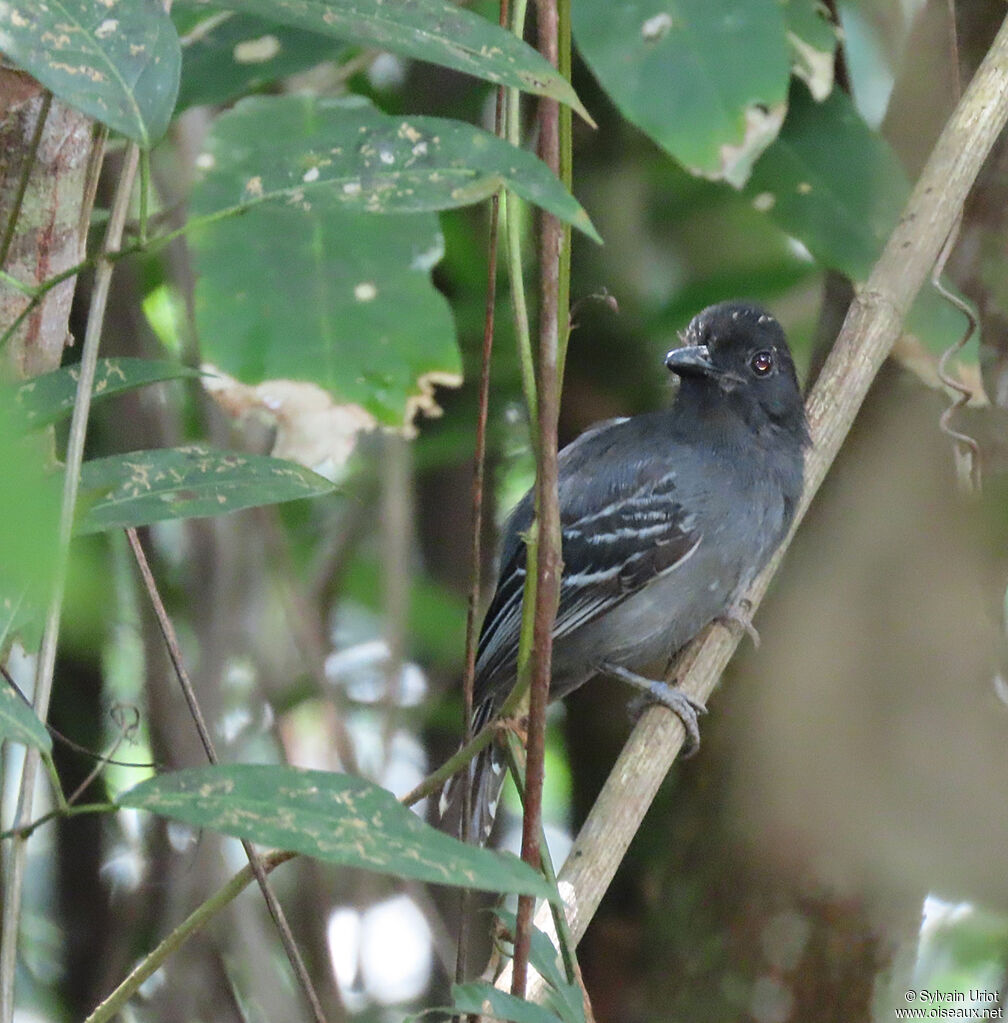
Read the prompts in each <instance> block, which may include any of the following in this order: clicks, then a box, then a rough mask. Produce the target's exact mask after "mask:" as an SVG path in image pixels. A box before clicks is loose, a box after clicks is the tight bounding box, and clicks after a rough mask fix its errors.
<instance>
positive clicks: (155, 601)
mask: <svg viewBox="0 0 1008 1023" xmlns="http://www.w3.org/2000/svg"><path fill="white" fill-rule="evenodd" d="M126 539H127V540H128V541H129V545H130V549H131V550H132V551H133V557H134V559H135V560H136V563H137V568H138V569H139V570H140V575H141V577H142V578H143V582H144V588H145V589H146V590H147V596H148V597H149V598H150V602H151V605H152V606H153V608H154V616H155V618H156V619H157V623H158V628H159V629H160V630H161V636H162V638H163V639H164V641H165V646H166V647H167V649H168V656H169V658H170V660H171V662H172V667H173V668H174V669H175V677H176V678H177V679H178V682H179V686H180V687H181V689H182V695H183V696H184V697H185V701H186V705H187V706H188V708H189V713H190V715H191V716H192V719H193V721H194V722H195V724H196V731H197V732H198V733H199V737H200V742H201V743H202V745H203V749H204V751H205V752H206V755H207V760H209V761H210V763H211V764H216V763H218V758H217V751H216V749H215V748H214V743H213V738H212V737H211V735H210V729H209V728H208V727H207V723H206V720H205V718H204V717H203V711H202V710H201V709H200V705H199V701H198V700H197V698H196V690H195V688H194V686H193V684H192V679H191V678H190V677H189V672H188V671H187V670H186V667H185V662H184V661H183V659H182V648H181V647H180V646H179V641H178V636H176V634H175V627H174V626H173V625H172V621H171V619H170V618H169V617H168V611H167V609H166V608H165V606H164V602H163V601H162V600H161V594H160V593H159V592H158V588H157V583H156V582H155V580H154V574H153V573H152V572H151V569H150V565H149V564H148V562H147V556H146V554H144V550H143V547H142V546H141V545H140V538H139V537H138V536H137V531H136V529H135V528H133V527H132V526H130V527H129V528H127V530H126ZM241 844H242V848H243V849H244V850H245V855H246V856H247V857H248V861H249V867H250V869H251V871H252V874H253V876H254V877H255V879H256V882H257V883H258V885H259V889H260V891H261V892H262V896H263V901H264V902H265V903H266V908H267V909H268V910H269V914H270V916H271V917H272V918H273V923H274V924H275V925H276V929H277V932H278V933H279V935H280V942H281V944H282V945H283V948H284V952H285V953H286V954H287V959H288V961H289V962H290V965H291V969H292V970H293V971H294V976H295V978H296V980H297V982H298V984H299V985H300V987H301V990H302V992H303V993H304V996H305V1000H306V1001H307V1002H308V1007H309V1009H310V1010H311V1014H312V1016H313V1017H314V1019H315V1021H316V1023H326V1017H325V1013H324V1012H323V1010H322V1003H321V1002H320V1001H319V998H318V994H317V993H316V991H315V985H314V984H313V983H312V979H311V976H310V975H309V973H308V968H307V966H305V962H304V959H303V958H302V956H301V951H300V949H299V948H298V946H297V942H296V941H295V940H294V934H293V932H292V931H291V929H290V924H289V923H288V922H287V916H286V914H285V913H284V911H283V907H282V906H281V905H280V900H279V899H278V898H277V897H276V893H275V892H274V891H273V888H272V886H271V885H270V883H269V879H268V878H267V876H266V874H267V871H266V868H265V866H264V865H263V857H262V856H260V855H259V853H258V852H256V849H255V846H254V845H253V844H252V843H251V842H250V841H249V840H248V839H247V838H243V839H241Z"/></svg>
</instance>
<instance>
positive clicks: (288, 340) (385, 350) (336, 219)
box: [192, 205, 462, 428]
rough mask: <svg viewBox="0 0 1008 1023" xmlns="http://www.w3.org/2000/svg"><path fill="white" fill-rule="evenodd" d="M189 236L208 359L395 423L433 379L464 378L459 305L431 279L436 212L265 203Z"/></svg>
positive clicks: (425, 397) (428, 397)
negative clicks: (455, 317) (304, 384)
mask: <svg viewBox="0 0 1008 1023" xmlns="http://www.w3.org/2000/svg"><path fill="white" fill-rule="evenodd" d="M192 244H193V251H194V253H195V262H196V265H197V267H198V272H199V278H198V281H197V285H196V322H197V327H198V329H199V334H200V337H201V339H202V342H203V345H202V348H203V356H204V358H206V359H207V360H208V362H210V363H212V364H213V365H214V366H215V367H217V368H219V369H221V370H223V371H224V372H225V373H227V374H229V375H230V376H232V377H235V378H237V379H238V380H241V381H242V382H244V383H246V384H253V385H255V384H260V383H263V382H265V381H274V380H279V381H290V380H296V381H310V382H311V383H313V384H317V385H318V386H319V387H321V388H323V389H324V391H326V392H327V393H328V394H329V395H330V396H331V397H332V399H333V401H334V403H335V404H337V405H343V406H349V407H348V408H347V409H346V412H347V414H348V416H349V417H350V418H351V419H352V420H354V421H361V422H362V425H364V426H366V425H367V423H366V422H365V421H366V420H367V419H368V418H369V416H370V417H374V419H375V420H377V421H378V422H380V423H382V424H384V425H386V426H390V427H399V428H402V427H404V426H408V425H409V424H410V423H411V422H412V421H413V418H414V415H415V412H416V410H417V408H429V407H431V406H432V405H433V388H434V384H436V383H437V384H444V385H447V386H457V385H458V384H459V383H461V380H462V378H461V374H460V371H461V360H460V357H459V351H458V347H457V345H456V343H455V329H454V325H453V323H452V317H451V310H450V308H449V306H448V303H447V301H446V300H445V298H444V296H443V295H441V294H440V292H438V291H437V289H436V288H435V287H434V285H433V283H432V281H431V278H430V268H431V266H432V265H433V264H435V263H436V262H437V261H438V260H439V259H440V257H441V252H442V240H441V232H440V230H439V228H438V224H437V219H436V218H435V217H434V215H433V214H414V215H410V216H387V217H373V216H370V215H369V214H366V213H354V212H351V211H348V210H345V209H340V208H339V207H330V208H328V209H326V208H324V207H322V206H321V205H320V206H317V207H313V208H312V210H310V211H305V210H300V209H291V208H289V207H284V206H279V207H278V206H269V207H262V208H260V209H257V210H255V211H254V212H253V213H251V214H250V215H249V216H246V217H240V218H238V219H235V220H227V221H220V222H219V223H216V224H214V225H212V227H210V228H209V229H207V230H206V231H200V232H199V233H198V234H197V235H196V236H195V237H194V238H193V242H192ZM354 406H357V407H359V408H358V410H357V411H358V413H359V410H360V409H363V410H365V411H364V413H360V414H359V415H358V416H357V417H354Z"/></svg>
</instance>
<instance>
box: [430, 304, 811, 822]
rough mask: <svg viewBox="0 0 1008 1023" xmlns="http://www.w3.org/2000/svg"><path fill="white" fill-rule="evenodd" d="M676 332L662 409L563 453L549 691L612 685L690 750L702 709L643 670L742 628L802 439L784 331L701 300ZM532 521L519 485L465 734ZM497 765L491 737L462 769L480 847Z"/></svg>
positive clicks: (761, 313) (493, 698) (507, 652)
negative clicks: (627, 690)
mask: <svg viewBox="0 0 1008 1023" xmlns="http://www.w3.org/2000/svg"><path fill="white" fill-rule="evenodd" d="M682 339H683V342H684V346H683V347H681V348H675V349H673V350H672V351H671V352H669V353H668V356H667V357H666V360H665V365H666V366H667V367H668V369H669V370H671V371H672V372H673V373H675V374H676V375H677V376H678V377H679V378H680V384H679V390H678V393H677V394H676V396H675V399H674V401H673V403H672V405H671V406H670V407H669V408H668V409H666V410H664V411H660V412H650V413H646V414H644V415H639V416H634V417H632V418H628V419H618V420H612V421H609V422H605V423H602V424H600V425H598V426H595V427H593V428H592V429H589V430H588V431H586V432H585V433H584V434H582V435H581V436H580V437H579V438H578V439H577V440H575V441H574V442H573V443H572V444H570V445H568V446H567V447H566V448H564V449H563V451H562V452H561V453H560V458H559V499H560V523H561V532H562V537H561V539H562V553H563V576H562V581H561V588H560V604H559V609H558V611H557V617H556V624H555V626H554V630H553V669H552V680H551V685H550V698H551V700H555V699H561V698H562V697H564V696H566V695H567V694H568V693H569V692H571V691H572V690H573V689H576V688H577V687H578V686H580V685H582V684H583V683H584V682H586V681H587V680H588V679H589V678H591V677H592V676H593V675H607V676H611V677H613V678H617V679H620V680H622V681H623V682H627V683H629V684H630V685H631V686H634V687H636V688H637V689H639V690H642V691H643V692H644V694H646V698H647V699H648V700H650V701H655V702H660V703H663V704H665V705H667V706H668V707H670V708H671V709H672V710H673V711H675V713H676V714H678V715H679V716H680V718H682V721H683V724H684V726H685V727H686V731H687V736H688V739H689V741H690V743H691V745H693V746H694V747H695V746H696V744H697V743H698V742H699V729H698V727H697V712H698V711H699V710H702V708H699V707H697V706H696V705H695V704H693V702H692V701H691V700H689V699H688V698H687V697H686V696H685V694H683V693H682V692H681V691H680V690H678V689H677V688H675V686H670V685H668V684H666V683H664V682H661V681H656V680H654V679H651V678H648V677H645V676H643V675H641V674H639V672H640V670H642V669H645V668H647V667H648V666H650V665H655V664H656V663H658V662H665V663H667V661H668V659H669V658H671V657H672V656H673V655H674V654H675V653H676V652H677V651H679V650H680V649H681V648H682V647H684V646H685V645H686V644H687V643H688V642H689V641H690V640H691V639H692V638H693V637H694V636H696V635H697V633H698V632H700V630H701V629H703V628H704V627H705V626H706V625H707V624H709V623H710V622H712V621H714V620H715V619H734V620H736V621H739V622H741V623H742V624H744V625H746V627H747V628H751V626H749V623H748V616H747V615H746V613H745V610H744V609H743V608H742V607H741V606H740V600H741V597H742V594H743V593H744V592H745V590H746V589H747V588H748V586H749V584H750V582H751V581H752V579H753V577H754V576H755V575H756V573H757V572H759V570H760V569H761V568H762V567H763V566H764V565H765V564H766V563H767V561H768V560H769V558H770V556H771V555H772V554H773V552H774V551H775V550H776V549H777V547H778V546H779V545H780V543H781V541H782V540H783V538H784V536H785V534H786V533H787V531H788V528H789V527H790V525H791V521H792V519H793V518H794V512H795V507H796V505H797V503H798V499H799V497H800V495H801V490H802V483H803V466H804V449H805V448H806V447H807V445H808V444H809V434H808V426H807V423H806V419H805V410H804V406H803V403H802V398H801V392H800V390H799V386H798V379H797V375H796V373H795V368H794V362H793V361H792V358H791V352H790V350H789V348H788V343H787V340H786V338H785V336H784V331H783V330H782V329H781V326H780V324H779V323H778V322H777V320H776V319H774V317H773V316H771V315H770V314H769V313H768V312H766V311H765V310H763V309H761V308H760V307H759V306H756V305H753V304H752V303H748V302H725V303H722V304H720V305H715V306H711V307H710V308H708V309H705V310H704V311H703V312H701V313H699V314H698V315H697V316H696V317H694V319H693V320H692V321H691V323H690V324H689V326H688V327H687V329H686V332H685V334H684V335H683V337H682ZM532 515H533V505H532V493H531V492H529V493H528V494H526V495H525V496H524V497H523V498H522V500H521V501H520V502H519V503H518V505H517V507H516V508H515V509H514V511H513V512H512V514H511V516H510V518H509V519H508V522H507V526H506V528H505V530H504V537H503V544H502V551H501V559H500V576H499V579H498V582H497V588H496V591H495V593H494V596H493V600H492V601H491V603H490V607H489V609H488V611H487V613H486V617H485V619H484V621H483V628H482V631H481V633H480V639H479V647H478V651H477V659H476V680H475V690H474V702H475V707H476V709H475V712H474V715H473V729H474V731H477V730H479V729H480V728H482V727H483V726H484V725H485V724H487V722H489V721H490V720H492V718H493V717H494V715H495V714H496V713H497V711H498V709H499V707H500V705H501V704H502V703H503V701H504V700H505V699H506V697H507V695H508V694H509V692H510V691H511V689H512V687H513V686H514V683H515V677H516V663H517V654H518V635H519V630H520V626H521V602H522V590H523V586H524V583H525V564H526V562H525V553H526V551H525V543H524V541H523V539H522V534H523V533H524V532H525V531H527V530H528V528H529V526H530V525H531V523H532ZM504 766H505V765H504V755H503V751H502V750H501V749H500V748H499V747H498V746H497V745H496V744H493V745H491V746H489V747H488V748H487V749H486V750H485V751H484V752H483V753H482V754H481V755H480V756H478V757H477V758H476V760H475V761H474V762H473V763H472V764H471V765H470V769H469V772H468V784H469V785H470V786H471V792H472V814H473V816H472V825H471V832H470V833H471V834H472V835H473V836H475V837H476V838H477V839H478V840H479V841H485V840H486V839H487V837H488V836H489V833H490V829H491V827H492V826H493V820H494V815H495V813H496V807H497V800H498V797H499V794H500V789H501V785H502V783H503V779H504ZM447 795H448V794H447V793H446V796H447ZM448 798H449V800H450V799H451V797H448Z"/></svg>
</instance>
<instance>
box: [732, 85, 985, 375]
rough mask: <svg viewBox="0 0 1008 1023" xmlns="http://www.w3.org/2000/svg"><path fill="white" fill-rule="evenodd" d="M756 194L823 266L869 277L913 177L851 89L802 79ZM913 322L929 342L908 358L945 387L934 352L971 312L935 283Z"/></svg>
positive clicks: (757, 170)
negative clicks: (820, 92) (822, 88)
mask: <svg viewBox="0 0 1008 1023" xmlns="http://www.w3.org/2000/svg"><path fill="white" fill-rule="evenodd" d="M746 194H747V195H748V196H749V197H750V199H751V200H752V203H753V205H754V206H755V207H756V208H757V209H760V210H763V211H765V212H766V213H767V215H768V216H770V217H771V218H772V219H773V220H774V221H775V222H776V223H777V224H778V225H779V226H780V227H781V228H783V230H785V231H786V232H787V233H788V234H789V235H791V236H792V237H794V238H797V239H798V240H799V241H800V242H801V243H802V244H803V245H804V246H805V247H806V248H807V249H808V250H809V252H811V253H812V255H813V256H814V257H815V259H816V261H817V262H818V263H820V264H821V265H822V266H827V267H830V268H832V269H834V270H840V271H841V272H842V273H844V274H846V275H847V276H848V277H850V278H851V279H852V280H854V281H864V280H866V279H867V277H868V275H869V273H870V272H871V268H872V266H873V265H874V263H875V261H876V260H877V259H878V257H879V255H880V254H881V252H882V247H883V245H884V244H885V243H886V241H887V239H888V238H889V235H890V234H891V232H892V230H893V228H894V227H895V226H896V222H897V220H898V219H899V216H900V213H901V212H902V210H903V206H904V203H905V202H906V199H907V197H908V196H909V194H910V183H909V182H908V181H907V178H906V175H905V174H904V172H903V168H902V167H901V166H900V163H899V161H898V160H897V158H896V154H895V153H894V152H893V151H892V150H891V149H890V147H889V145H888V143H887V142H886V141H885V140H884V139H883V138H882V137H881V136H880V135H878V134H876V133H875V132H873V131H872V130H871V129H870V128H869V127H868V125H867V124H865V122H864V120H862V118H861V115H860V114H859V113H858V112H857V110H856V109H855V107H854V104H853V103H852V102H851V99H850V97H849V96H847V95H846V94H844V93H842V92H839V91H837V90H834V91H833V93H832V94H831V95H830V96H829V98H828V99H827V100H825V101H824V102H823V103H816V102H814V101H813V99H812V97H811V96H810V95H809V92H808V90H807V89H806V88H805V86H804V85H802V84H800V83H796V84H795V87H794V88H793V89H792V91H791V101H790V105H789V112H788V118H787V121H786V122H785V125H784V128H783V129H782V130H781V134H780V137H779V138H778V139H777V141H776V142H775V143H774V144H773V145H772V146H771V147H770V148H769V149H768V150H767V151H766V153H765V154H764V155H763V157H762V159H760V161H759V162H758V163H757V164H756V166H755V167H754V168H753V173H752V177H751V178H750V181H749V184H748V185H747V186H746ZM908 322H909V326H910V330H911V331H912V332H913V334H914V335H915V336H916V337H917V338H919V340H920V341H921V342H922V346H916V347H915V348H914V351H913V354H909V353H908V354H907V357H906V358H904V359H903V361H904V363H905V364H906V365H907V367H908V368H910V369H912V370H913V371H914V372H916V373H917V374H918V375H919V376H920V377H921V379H923V380H924V382H925V383H928V384H932V385H935V386H937V376H936V374H935V360H934V356H936V355H939V354H940V353H941V352H942V351H944V349H945V348H947V347H948V346H949V345H951V344H952V343H953V342H954V341H955V340H956V339H957V338H958V337H959V336H960V335H961V334H962V331H963V328H964V318H963V316H962V314H961V313H959V312H958V311H957V310H956V309H954V308H953V307H952V306H950V305H949V304H948V303H947V302H944V301H943V300H942V299H941V298H940V296H939V295H938V294H937V292H935V291H934V290H933V289H931V288H925V289H924V290H923V291H922V292H921V294H920V295H919V297H918V299H917V301H916V302H915V303H914V306H913V309H912V310H911V313H910V317H909V321H908ZM904 349H905V346H904ZM928 352H930V353H931V355H930V356H929V355H928V354H927V353H928ZM967 358H968V357H967ZM969 365H970V363H969V362H968V361H964V362H961V370H960V371H959V372H961V375H962V376H963V379H964V380H971V379H974V378H975V379H976V380H977V381H978V380H979V373H978V372H973V371H971V370H970V369H969ZM973 365H974V366H975V360H973Z"/></svg>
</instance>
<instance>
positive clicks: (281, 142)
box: [192, 96, 600, 241]
mask: <svg viewBox="0 0 1008 1023" xmlns="http://www.w3.org/2000/svg"><path fill="white" fill-rule="evenodd" d="M196 162H197V166H199V167H200V168H202V170H203V171H204V173H203V176H202V178H201V180H199V181H198V182H197V183H196V186H195V188H194V190H193V197H192V213H193V216H194V217H195V218H196V219H197V220H198V219H199V218H205V219H208V220H209V219H214V220H217V219H220V218H221V217H225V216H227V215H228V214H231V213H237V212H240V211H243V210H245V209H247V208H248V207H250V206H257V205H260V204H262V203H283V204H285V205H287V206H289V207H291V208H293V209H301V210H303V211H305V212H311V211H313V210H318V209H319V208H320V207H321V208H322V209H328V208H330V207H332V206H341V207H344V208H346V209H351V210H360V211H364V212H367V213H418V212H424V211H431V210H447V209H454V208H455V207H458V206H469V205H471V204H473V203H476V202H480V201H482V200H483V199H486V198H489V197H490V196H491V195H493V194H494V193H495V192H497V191H498V190H499V189H500V188H505V187H506V188H509V189H511V190H512V191H513V192H515V193H517V194H518V195H520V196H521V197H522V198H523V199H526V200H528V201H529V202H531V203H534V204H535V205H537V206H541V207H542V208H543V209H545V210H547V211H548V212H550V213H552V214H553V215H554V216H556V217H559V218H560V219H561V220H563V221H565V222H566V223H569V224H571V225H572V226H574V227H576V228H578V229H579V230H580V231H583V232H584V233H585V234H587V235H588V236H589V237H590V238H593V239H595V240H596V241H599V240H600V239H599V237H598V234H597V233H596V232H595V229H594V227H592V224H591V221H590V220H589V219H588V215H587V214H586V213H585V212H584V210H583V209H582V208H581V206H580V205H579V203H578V202H577V200H576V199H575V198H574V197H573V196H572V195H571V194H570V193H569V192H568V191H567V189H566V188H564V186H563V185H562V184H561V183H560V181H559V180H557V178H556V176H555V175H554V174H553V172H552V171H551V170H550V169H549V168H548V167H547V166H546V164H544V163H543V162H542V161H541V160H539V159H537V158H536V157H535V156H533V155H532V154H531V153H528V152H526V151H525V150H522V149H517V148H516V147H514V146H512V145H510V144H509V143H507V142H505V141H504V140H503V139H499V138H497V137H496V136H495V135H491V134H490V133H489V132H485V131H482V130H481V129H479V128H474V127H473V126H472V125H469V124H465V123H463V122H462V121H453V120H448V119H446V118H441V117H392V116H390V115H388V114H385V113H382V112H381V111H380V110H378V109H377V108H376V107H375V106H374V105H373V104H371V103H370V102H369V101H368V100H366V99H364V98H363V97H361V96H350V97H345V98H341V99H319V98H317V97H314V96H251V97H249V98H247V99H244V100H241V101H240V102H239V103H237V104H236V105H235V107H234V109H233V110H231V111H229V112H228V113H226V114H223V115H221V117H219V118H218V119H217V120H216V121H215V122H214V128H213V131H212V133H211V135H210V137H209V138H208V139H207V144H206V147H205V150H204V152H203V153H202V154H201V155H200V156H199V157H198V158H197V161H196Z"/></svg>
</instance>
